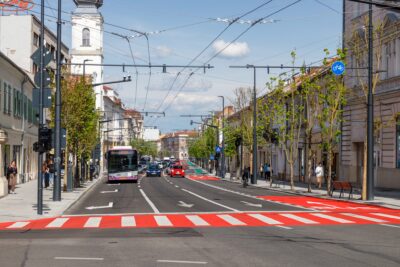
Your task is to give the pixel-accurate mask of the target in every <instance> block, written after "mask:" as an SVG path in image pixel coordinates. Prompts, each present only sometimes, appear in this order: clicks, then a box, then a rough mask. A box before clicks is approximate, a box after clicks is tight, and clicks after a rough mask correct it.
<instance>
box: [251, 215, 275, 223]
mask: <svg viewBox="0 0 400 267" xmlns="http://www.w3.org/2000/svg"><path fill="white" fill-rule="evenodd" d="M248 215H249V216H251V217H253V218H256V219H257V220H260V221H262V222H263V223H266V224H282V223H281V222H279V221H277V220H274V219H271V218H269V217H267V216H265V215H262V214H248Z"/></svg>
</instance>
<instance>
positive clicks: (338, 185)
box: [331, 181, 353, 199]
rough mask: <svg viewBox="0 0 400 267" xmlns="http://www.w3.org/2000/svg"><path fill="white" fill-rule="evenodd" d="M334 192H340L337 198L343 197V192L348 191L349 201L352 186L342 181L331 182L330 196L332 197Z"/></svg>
mask: <svg viewBox="0 0 400 267" xmlns="http://www.w3.org/2000/svg"><path fill="white" fill-rule="evenodd" d="M335 190H340V194H339V198H341V197H342V194H343V195H344V191H349V199H350V198H351V196H352V195H353V185H352V184H351V183H350V182H344V181H333V182H332V186H331V196H333V192H334V191H335Z"/></svg>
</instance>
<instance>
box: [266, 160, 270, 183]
mask: <svg viewBox="0 0 400 267" xmlns="http://www.w3.org/2000/svg"><path fill="white" fill-rule="evenodd" d="M265 175H266V177H265V180H267V179H268V180H270V179H271V166H270V165H269V163H267V164H266V169H265Z"/></svg>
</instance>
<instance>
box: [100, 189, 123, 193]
mask: <svg viewBox="0 0 400 267" xmlns="http://www.w3.org/2000/svg"><path fill="white" fill-rule="evenodd" d="M118 191H119V190H118V189H115V190H113V191H101V192H100V193H101V194H107V193H117V192H118Z"/></svg>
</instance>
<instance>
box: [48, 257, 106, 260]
mask: <svg viewBox="0 0 400 267" xmlns="http://www.w3.org/2000/svg"><path fill="white" fill-rule="evenodd" d="M54 259H55V260H78V261H102V260H104V258H81V257H54Z"/></svg>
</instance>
